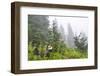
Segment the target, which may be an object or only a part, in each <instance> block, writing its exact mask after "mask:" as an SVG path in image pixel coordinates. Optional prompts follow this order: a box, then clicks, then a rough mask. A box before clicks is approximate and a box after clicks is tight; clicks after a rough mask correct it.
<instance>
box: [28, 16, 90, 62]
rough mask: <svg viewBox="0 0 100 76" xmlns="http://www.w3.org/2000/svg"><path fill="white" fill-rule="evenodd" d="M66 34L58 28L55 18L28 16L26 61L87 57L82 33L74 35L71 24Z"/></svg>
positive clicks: (86, 40)
mask: <svg viewBox="0 0 100 76" xmlns="http://www.w3.org/2000/svg"><path fill="white" fill-rule="evenodd" d="M66 25H68V29H66V30H68V31H69V32H68V34H67V35H66V32H65V31H64V27H62V26H63V25H61V26H60V27H58V22H57V19H56V17H55V19H54V20H52V24H50V20H49V16H43V15H28V60H29V61H32V60H56V59H82V58H87V57H88V39H87V36H86V35H85V34H84V32H80V34H79V35H77V34H74V33H73V30H72V28H71V26H70V25H71V24H66Z"/></svg>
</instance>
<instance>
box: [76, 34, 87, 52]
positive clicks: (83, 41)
mask: <svg viewBox="0 0 100 76" xmlns="http://www.w3.org/2000/svg"><path fill="white" fill-rule="evenodd" d="M74 40H75V41H74V43H75V45H76V47H77V48H78V49H80V50H87V48H88V43H87V37H86V36H85V34H84V33H80V35H79V36H75V37H74Z"/></svg>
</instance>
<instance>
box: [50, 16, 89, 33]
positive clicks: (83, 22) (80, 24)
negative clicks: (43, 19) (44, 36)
mask: <svg viewBox="0 0 100 76" xmlns="http://www.w3.org/2000/svg"><path fill="white" fill-rule="evenodd" d="M55 18H56V20H57V23H58V27H59V26H60V25H62V27H63V28H64V31H65V34H67V27H68V24H70V25H71V27H72V30H73V33H74V34H77V35H79V34H80V32H84V33H85V34H86V35H88V18H87V17H62V16H49V21H50V24H52V20H54V19H55Z"/></svg>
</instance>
